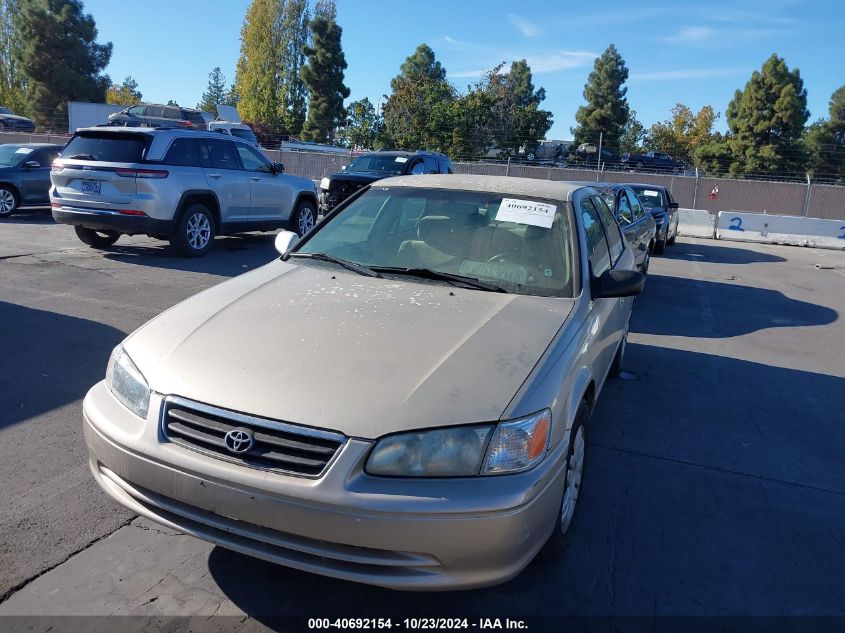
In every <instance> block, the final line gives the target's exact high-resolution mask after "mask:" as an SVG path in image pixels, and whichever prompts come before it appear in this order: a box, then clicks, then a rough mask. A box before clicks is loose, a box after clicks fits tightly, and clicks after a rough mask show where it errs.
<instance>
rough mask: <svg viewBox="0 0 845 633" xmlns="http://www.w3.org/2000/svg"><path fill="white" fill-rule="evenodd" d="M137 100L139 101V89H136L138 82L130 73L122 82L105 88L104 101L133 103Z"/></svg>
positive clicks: (116, 103) (117, 103) (119, 103)
mask: <svg viewBox="0 0 845 633" xmlns="http://www.w3.org/2000/svg"><path fill="white" fill-rule="evenodd" d="M139 101H141V91H140V90H138V82H137V81H135V80H134V79H133V78H132V76H131V75H129V76H128V77H127V78H126V79H124V80H123V83H122V84H112V85H111V86H109V89H108V90H106V103H113V104H115V105H134V104H136V103H138V102H139Z"/></svg>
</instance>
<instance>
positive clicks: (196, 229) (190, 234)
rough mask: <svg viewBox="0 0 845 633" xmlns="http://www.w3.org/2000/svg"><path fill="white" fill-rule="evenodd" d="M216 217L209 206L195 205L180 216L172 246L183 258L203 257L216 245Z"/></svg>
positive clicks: (172, 237)
mask: <svg viewBox="0 0 845 633" xmlns="http://www.w3.org/2000/svg"><path fill="white" fill-rule="evenodd" d="M214 235H215V229H214V216H213V215H212V214H211V211H210V210H209V208H208V207H207V206H205V205H204V204H201V203H198V202H197V203H194V204H191V205H190V206H188V208H186V209H185V210H184V211H183V212H182V214H181V215H180V216H179V221H178V222H177V223H176V230H175V231H174V233H173V235H171V236H170V246H171V247H172V248H173V250H175V251H176V252H177V253H178V254H179V255H181V256H182V257H202V256H203V255H205V254H206V253H207V252H208V251H209V250H210V249H211V247H212V245H213V244H214Z"/></svg>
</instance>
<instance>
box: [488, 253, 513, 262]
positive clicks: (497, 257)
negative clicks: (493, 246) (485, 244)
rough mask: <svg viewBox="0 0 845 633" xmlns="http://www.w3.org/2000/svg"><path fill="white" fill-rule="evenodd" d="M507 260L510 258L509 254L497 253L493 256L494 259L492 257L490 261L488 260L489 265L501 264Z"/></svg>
mask: <svg viewBox="0 0 845 633" xmlns="http://www.w3.org/2000/svg"><path fill="white" fill-rule="evenodd" d="M507 258H508V254H507V253H496V254H495V255H493V257H491V258H490V259H488V260H487V263H488V264H492V263H494V262H501V261H504V260H506V259H507Z"/></svg>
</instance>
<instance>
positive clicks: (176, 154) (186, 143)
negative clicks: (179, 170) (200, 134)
mask: <svg viewBox="0 0 845 633" xmlns="http://www.w3.org/2000/svg"><path fill="white" fill-rule="evenodd" d="M164 162H165V163H167V164H168V165H181V166H184V167H199V166H200V155H199V150H198V149H197V141H196V139H193V138H177V139H176V140H174V141H173V143H172V144H171V145H170V149H169V150H167V154H166V155H165V157H164Z"/></svg>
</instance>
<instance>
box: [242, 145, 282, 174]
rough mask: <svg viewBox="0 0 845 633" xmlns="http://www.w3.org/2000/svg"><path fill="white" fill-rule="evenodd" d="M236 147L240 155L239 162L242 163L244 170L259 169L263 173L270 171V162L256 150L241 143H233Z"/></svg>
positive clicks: (271, 169)
mask: <svg viewBox="0 0 845 633" xmlns="http://www.w3.org/2000/svg"><path fill="white" fill-rule="evenodd" d="M235 146H236V147H237V148H238V154H239V155H240V157H241V162H242V163H243V165H244V170H245V171H260V172H264V173H267V174H269V173H272V171H273V168H272V166H271V165H270V162H269V161H268V160H267V159H266V158H264V157H263V156H261V154H259V153H258V152H257V151H256V150H254V149H252V148H251V147H249V146H248V145H244V144H243V143H235Z"/></svg>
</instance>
